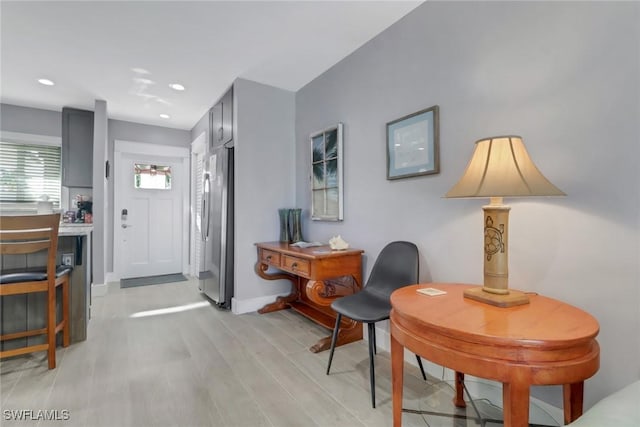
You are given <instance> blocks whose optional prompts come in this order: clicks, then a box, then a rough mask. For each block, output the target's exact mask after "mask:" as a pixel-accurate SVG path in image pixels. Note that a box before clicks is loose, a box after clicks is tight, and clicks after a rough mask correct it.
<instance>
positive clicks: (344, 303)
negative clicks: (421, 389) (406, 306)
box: [327, 242, 427, 408]
mask: <svg viewBox="0 0 640 427" xmlns="http://www.w3.org/2000/svg"><path fill="white" fill-rule="evenodd" d="M418 268H419V265H418V248H417V247H416V245H414V244H413V243H411V242H391V243H389V244H388V245H387V246H385V247H384V248H383V249H382V252H380V255H378V258H377V259H376V263H375V264H374V266H373V269H372V270H371V274H370V275H369V280H367V284H366V286H365V287H364V288H362V290H361V291H360V292H358V293H356V294H353V295H349V296H346V297H343V298H340V299H337V300H335V301H334V302H333V303H332V304H331V308H332V309H333V310H334V311H335V312H336V313H337V317H336V325H335V327H334V328H333V336H332V337H331V350H330V351H329V365H328V366H327V375H329V370H330V369H331V360H332V359H333V350H335V347H336V341H337V338H338V332H339V329H340V320H341V319H342V316H343V315H344V316H347V317H348V318H350V319H353V320H355V321H358V322H364V323H366V324H367V326H368V328H369V377H370V378H369V379H370V381H371V405H372V406H373V407H374V408H375V407H376V392H375V372H374V366H373V357H374V354H375V353H376V329H375V323H376V322H379V321H381V320H386V319H388V318H389V313H390V312H391V301H390V298H391V293H392V292H393V291H395V290H396V289H398V288H401V287H403V286H407V285H413V284H416V283H418V271H419V270H418ZM416 358H417V359H418V366H420V371H421V372H422V378H423V379H424V380H425V381H426V379H427V376H426V375H425V373H424V368H423V366H422V360H420V356H418V355H416Z"/></svg>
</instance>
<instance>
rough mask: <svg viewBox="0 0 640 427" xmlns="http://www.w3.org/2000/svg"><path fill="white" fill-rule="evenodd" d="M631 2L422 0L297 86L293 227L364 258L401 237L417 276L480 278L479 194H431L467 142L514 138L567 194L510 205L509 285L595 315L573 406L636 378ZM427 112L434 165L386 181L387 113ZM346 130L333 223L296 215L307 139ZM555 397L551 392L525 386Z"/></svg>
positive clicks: (441, 190)
mask: <svg viewBox="0 0 640 427" xmlns="http://www.w3.org/2000/svg"><path fill="white" fill-rule="evenodd" d="M638 22H640V3H637V2H629V3H609V2H591V3H576V2H557V3H553V2H426V3H424V4H423V5H421V6H420V7H418V8H417V9H416V10H415V11H414V12H412V13H411V14H409V15H408V16H406V17H405V18H404V19H402V20H401V21H400V22H398V23H397V24H395V25H393V26H392V27H390V28H389V29H388V30H387V31H385V32H383V33H382V34H381V35H379V36H378V37H376V38H375V39H373V40H372V41H370V42H369V43H367V44H366V45H365V46H363V47H362V48H361V49H359V50H357V51H356V52H354V53H353V54H352V55H350V56H349V57H347V58H346V59H345V60H343V61H341V62H340V63H338V64H337V65H336V66H334V67H333V68H332V69H330V70H329V71H327V72H326V73H324V74H323V75H322V76H320V77H318V78H317V79H315V80H314V81H313V82H311V83H310V84H308V85H307V86H305V87H304V88H303V89H301V90H300V91H299V92H297V94H296V164H297V165H298V168H297V171H296V180H295V181H296V183H297V184H296V185H297V187H296V201H297V204H298V205H299V206H303V207H306V208H307V210H306V214H307V215H306V217H307V221H306V222H305V228H306V229H305V230H304V231H305V237H306V239H307V240H320V241H327V240H328V239H329V238H330V237H331V236H332V235H336V234H341V235H342V236H343V238H345V240H347V241H348V242H350V243H351V244H352V245H353V246H355V247H360V248H363V249H364V250H365V251H366V255H367V258H368V262H367V263H366V271H365V277H368V274H369V271H370V269H371V266H372V260H373V259H374V258H375V257H376V256H377V254H378V253H379V251H380V250H381V249H382V247H383V246H384V244H386V243H387V242H389V241H392V240H402V239H406V240H411V241H414V242H415V243H416V244H417V245H418V247H419V249H420V253H421V269H420V271H421V280H422V281H442V282H463V283H481V282H482V246H483V241H482V239H483V237H482V212H481V206H482V205H483V204H486V200H473V199H472V200H448V199H443V198H442V196H443V195H444V194H445V192H446V191H447V190H449V188H451V187H452V186H453V185H454V184H455V183H456V182H457V180H458V179H459V178H460V176H461V175H462V172H463V170H464V168H465V166H466V164H467V162H468V161H469V158H470V156H471V153H472V149H473V143H474V142H475V141H476V140H478V139H480V138H483V137H487V136H495V135H504V134H517V135H522V136H523V138H524V142H525V144H526V145H527V148H528V150H529V153H530V155H531V157H532V158H533V160H534V162H535V163H536V164H537V165H538V167H539V168H540V169H541V171H542V172H543V173H544V174H545V175H546V176H547V178H549V180H550V181H551V182H553V183H554V184H556V185H557V186H558V187H559V188H561V189H562V190H564V191H565V192H566V193H567V195H568V196H567V197H566V198H553V199H551V198H538V199H534V198H528V199H505V202H506V203H508V204H510V205H511V206H512V210H511V230H510V283H511V287H513V288H516V289H518V288H519V289H524V290H527V291H532V292H539V293H541V294H544V295H546V296H550V297H553V298H558V299H560V300H563V301H566V302H568V303H570V304H573V305H575V306H578V307H580V308H582V309H584V310H586V311H588V312H589V313H591V314H592V315H594V316H595V317H596V318H597V319H598V321H599V322H600V326H601V332H600V335H599V338H598V340H599V342H600V345H601V348H602V353H601V369H600V371H599V372H598V374H597V375H596V376H595V377H594V378H593V379H591V380H589V381H587V383H586V396H585V399H586V400H585V402H586V405H587V406H590V405H591V404H593V403H594V401H595V400H596V399H599V398H602V397H603V396H605V395H606V394H608V393H610V392H612V391H614V390H616V389H618V388H620V387H622V386H623V385H625V384H627V383H629V382H631V381H633V380H635V379H638V378H639V377H640V362H639V361H640V335H639V334H638V330H640V318H639V316H640V314H639V313H640V295H639V288H640V286H639V285H640V270H639V268H640V267H639V264H640V263H639V261H640V234H639V233H640V232H639V229H640V199H639V198H640V169H639V168H638V167H637V161H638V158H639V155H640V144H639V143H638V141H640V131H639V128H638V117H640V97H639V93H640V92H639V77H638V76H640V31H639V27H640V26H639V25H638ZM435 104H437V105H439V106H440V114H441V117H440V130H441V139H440V148H441V157H440V161H441V173H440V174H438V175H435V176H428V177H418V178H412V179H403V180H397V181H387V180H386V158H385V123H387V122H389V121H392V120H394V119H396V118H399V117H402V116H404V115H406V114H409V113H412V112H415V111H418V110H420V109H423V108H426V107H430V106H432V105H435ZM338 121H341V122H344V124H345V143H344V159H345V175H344V180H345V220H344V222H342V223H329V222H315V221H313V222H312V221H309V220H308V208H309V206H310V191H309V188H308V182H309V176H310V166H309V164H310V161H309V156H310V153H309V151H310V150H309V141H308V137H309V134H310V133H311V132H313V131H316V130H318V129H321V128H323V127H325V126H327V125H332V124H335V123H336V122H338ZM534 393H535V394H536V395H537V396H538V397H541V398H542V399H544V400H547V401H549V402H552V403H553V404H554V405H555V406H561V400H560V388H559V387H544V388H540V389H538V390H534Z"/></svg>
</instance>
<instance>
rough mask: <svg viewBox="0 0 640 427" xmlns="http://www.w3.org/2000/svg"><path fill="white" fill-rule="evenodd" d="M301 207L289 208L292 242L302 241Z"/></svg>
mask: <svg viewBox="0 0 640 427" xmlns="http://www.w3.org/2000/svg"><path fill="white" fill-rule="evenodd" d="M301 214H302V209H290V210H289V215H290V217H291V241H292V242H293V243H297V242H302V241H303V240H304V239H303V238H302V220H301V218H300V217H301Z"/></svg>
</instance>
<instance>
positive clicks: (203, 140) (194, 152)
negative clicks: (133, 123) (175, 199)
mask: <svg viewBox="0 0 640 427" xmlns="http://www.w3.org/2000/svg"><path fill="white" fill-rule="evenodd" d="M206 152H207V132H206V131H202V133H200V135H198V136H197V137H196V139H194V140H193V141H192V142H191V167H190V171H189V174H190V176H191V190H190V193H191V202H190V217H189V218H190V221H191V224H190V227H189V236H190V242H191V244H190V246H189V259H190V261H191V262H190V265H189V273H190V274H191V275H192V276H193V277H198V271H197V270H196V245H198V244H200V243H199V233H198V230H197V229H196V215H197V212H198V210H199V209H200V206H196V205H195V203H196V200H197V197H198V195H197V194H196V187H197V183H196V180H200V179H201V178H200V177H198V176H196V169H197V168H196V161H197V158H198V155H199V154H205V153H206Z"/></svg>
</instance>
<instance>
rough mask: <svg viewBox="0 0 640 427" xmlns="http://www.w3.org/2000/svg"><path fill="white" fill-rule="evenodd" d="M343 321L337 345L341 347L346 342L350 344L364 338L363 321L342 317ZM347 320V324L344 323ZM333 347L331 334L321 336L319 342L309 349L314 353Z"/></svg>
mask: <svg viewBox="0 0 640 427" xmlns="http://www.w3.org/2000/svg"><path fill="white" fill-rule="evenodd" d="M342 319H343V321H342V322H340V323H342V325H340V331H339V332H338V340H337V342H336V347H339V346H341V345H344V344H349V343H351V342H354V341H359V340H361V339H362V323H360V322H356V321H355V320H351V319H349V318H347V319H345V318H344V317H343V318H342ZM345 320H346V321H347V322H346V326H345V325H344V323H345ZM330 347H331V335H329V336H327V337H324V338H320V339H319V340H318V342H316V343H315V344H314V345H312V346H311V348H309V351H311V352H312V353H319V352H321V351H325V350H328V349H329V348H330Z"/></svg>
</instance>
